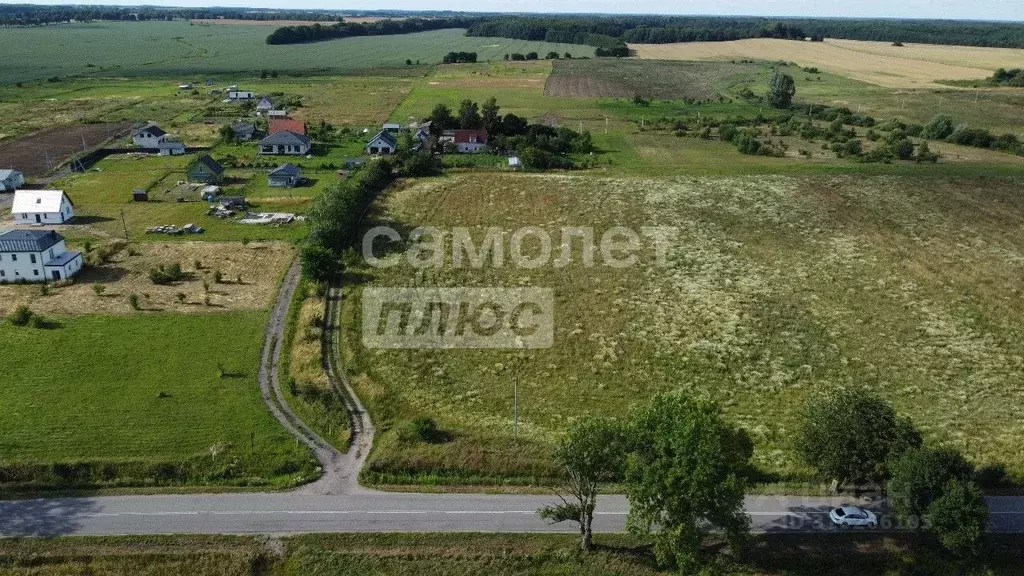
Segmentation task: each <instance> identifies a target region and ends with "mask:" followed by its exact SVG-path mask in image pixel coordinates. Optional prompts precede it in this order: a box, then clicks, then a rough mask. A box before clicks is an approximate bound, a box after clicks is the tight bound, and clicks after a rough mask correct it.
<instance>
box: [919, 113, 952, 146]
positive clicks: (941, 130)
mask: <svg viewBox="0 0 1024 576" xmlns="http://www.w3.org/2000/svg"><path fill="white" fill-rule="evenodd" d="M955 128H956V126H955V125H954V124H953V117H952V116H950V115H948V114H939V115H937V116H935V117H934V118H932V119H931V120H929V121H928V123H927V124H925V125H924V128H922V129H921V137H922V138H928V139H930V140H943V139H945V138H947V137H949V135H950V134H952V133H953V130H954V129H955Z"/></svg>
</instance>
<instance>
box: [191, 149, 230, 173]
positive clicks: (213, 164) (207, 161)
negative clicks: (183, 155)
mask: <svg viewBox="0 0 1024 576" xmlns="http://www.w3.org/2000/svg"><path fill="white" fill-rule="evenodd" d="M196 164H203V165H204V166H206V167H207V168H209V169H210V171H211V172H213V173H214V174H222V173H223V172H224V167H223V166H221V165H220V164H218V163H217V161H216V160H214V159H213V158H211V157H210V155H209V154H203V155H202V156H200V157H199V159H198V160H196V161H195V162H194V163H193V164H192V165H193V166H195V165H196Z"/></svg>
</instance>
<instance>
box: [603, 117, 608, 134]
mask: <svg viewBox="0 0 1024 576" xmlns="http://www.w3.org/2000/svg"><path fill="white" fill-rule="evenodd" d="M604 133H605V134H607V133H608V117H607V116H605V117H604Z"/></svg>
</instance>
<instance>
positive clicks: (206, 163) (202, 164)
mask: <svg viewBox="0 0 1024 576" xmlns="http://www.w3.org/2000/svg"><path fill="white" fill-rule="evenodd" d="M186 174H188V181H189V182H203V183H205V184H220V183H221V182H223V181H224V167H223V166H221V165H220V164H218V163H217V161H216V160H214V159H213V158H211V157H210V155H209V154H203V155H202V156H200V157H199V158H198V159H197V160H196V161H195V162H193V163H192V164H191V165H190V166H189V167H188V170H187V172H186Z"/></svg>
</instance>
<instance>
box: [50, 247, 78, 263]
mask: <svg viewBox="0 0 1024 576" xmlns="http://www.w3.org/2000/svg"><path fill="white" fill-rule="evenodd" d="M81 255H82V253H81V252H72V251H70V250H68V251H67V252H64V253H63V254H58V255H57V256H55V257H53V258H50V259H49V260H47V261H46V264H43V266H63V265H65V264H67V263H68V262H71V261H73V260H74V259H75V258H78V257H79V256H81Z"/></svg>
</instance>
